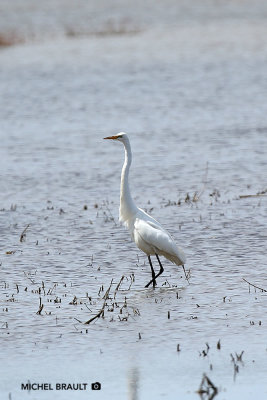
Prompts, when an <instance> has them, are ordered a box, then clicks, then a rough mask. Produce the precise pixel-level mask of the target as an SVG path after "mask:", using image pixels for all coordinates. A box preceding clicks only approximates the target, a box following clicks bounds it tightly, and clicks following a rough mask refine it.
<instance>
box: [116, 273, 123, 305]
mask: <svg viewBox="0 0 267 400" xmlns="http://www.w3.org/2000/svg"><path fill="white" fill-rule="evenodd" d="M123 279H124V275H122V277H121V279H120V281H119V283H118V285H117V286H116V289H115V290H114V300H115V297H116V294H117V291H118V290H119V288H120V285H121V284H122V281H123Z"/></svg>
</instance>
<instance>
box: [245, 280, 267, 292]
mask: <svg viewBox="0 0 267 400" xmlns="http://www.w3.org/2000/svg"><path fill="white" fill-rule="evenodd" d="M242 279H243V281H245V282H246V283H248V284H249V285H250V286H253V287H254V288H255V289H259V290H261V291H262V292H267V290H266V289H263V288H261V287H259V286H257V285H254V284H253V283H250V282H249V281H247V280H246V279H245V278H242Z"/></svg>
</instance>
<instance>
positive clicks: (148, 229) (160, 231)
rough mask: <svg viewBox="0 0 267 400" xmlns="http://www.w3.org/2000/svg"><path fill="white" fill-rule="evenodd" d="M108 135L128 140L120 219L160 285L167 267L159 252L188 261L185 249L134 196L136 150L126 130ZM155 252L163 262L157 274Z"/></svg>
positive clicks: (177, 261)
mask: <svg viewBox="0 0 267 400" xmlns="http://www.w3.org/2000/svg"><path fill="white" fill-rule="evenodd" d="M104 139H112V140H117V141H120V142H122V143H123V144H124V148H125V160H124V164H123V167H122V172H121V192H120V221H122V222H123V223H124V224H125V225H126V226H127V228H128V229H129V231H130V234H131V238H132V240H133V241H134V242H135V244H136V245H137V247H138V248H139V249H140V250H142V251H143V252H144V253H145V254H146V255H147V256H148V260H149V264H150V267H151V272H152V279H151V281H149V283H148V284H147V285H146V287H148V286H149V285H150V284H151V283H153V286H155V285H156V278H158V276H159V275H160V274H162V272H163V271H164V269H163V266H162V264H161V262H160V259H159V256H161V255H162V256H164V257H165V258H167V259H168V260H170V261H171V262H173V263H175V264H177V265H183V267H184V264H185V261H186V257H185V254H184V252H183V250H182V249H180V248H179V247H178V246H177V245H176V244H175V242H174V240H173V238H172V237H171V235H170V234H169V233H168V232H167V231H166V230H165V229H164V228H163V227H162V226H161V225H160V223H159V222H158V221H156V220H155V219H154V218H152V217H151V216H150V215H148V214H147V213H146V212H145V211H144V210H142V209H141V208H138V207H137V206H136V205H135V203H134V201H133V199H132V196H131V192H130V187H129V170H130V166H131V162H132V152H131V145H130V141H129V138H128V136H127V134H126V133H123V132H121V133H118V134H117V135H115V136H109V137H106V138H104ZM152 255H155V256H156V257H157V260H158V262H159V265H160V271H159V273H158V274H155V272H154V269H153V265H152V262H151V258H150V256H152Z"/></svg>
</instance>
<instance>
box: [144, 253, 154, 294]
mask: <svg viewBox="0 0 267 400" xmlns="http://www.w3.org/2000/svg"><path fill="white" fill-rule="evenodd" d="M147 257H148V261H149V264H150V267H151V273H152V280H151V281H150V282H149V283H148V284H147V285H146V286H145V287H148V286H149V285H150V284H151V283H152V282H153V287H155V286H156V280H155V276H156V274H155V271H154V268H153V264H152V261H151V257H150V256H147Z"/></svg>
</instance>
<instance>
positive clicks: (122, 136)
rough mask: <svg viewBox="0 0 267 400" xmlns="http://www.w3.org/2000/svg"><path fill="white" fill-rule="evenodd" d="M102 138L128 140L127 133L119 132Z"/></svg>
mask: <svg viewBox="0 0 267 400" xmlns="http://www.w3.org/2000/svg"><path fill="white" fill-rule="evenodd" d="M104 139H112V140H118V141H119V142H123V143H125V142H126V140H128V136H127V133H124V132H120V133H117V135H114V136H108V137H105V138H104Z"/></svg>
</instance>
